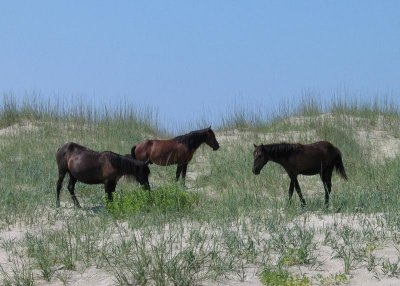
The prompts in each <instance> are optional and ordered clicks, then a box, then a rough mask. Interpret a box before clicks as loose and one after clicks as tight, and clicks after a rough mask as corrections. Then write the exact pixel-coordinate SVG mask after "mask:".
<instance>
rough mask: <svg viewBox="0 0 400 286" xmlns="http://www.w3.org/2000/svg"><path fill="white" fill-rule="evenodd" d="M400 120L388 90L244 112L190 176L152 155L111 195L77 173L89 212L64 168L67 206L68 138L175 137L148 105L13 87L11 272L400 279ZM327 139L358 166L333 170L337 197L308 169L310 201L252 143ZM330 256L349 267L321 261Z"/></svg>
mask: <svg viewBox="0 0 400 286" xmlns="http://www.w3.org/2000/svg"><path fill="white" fill-rule="evenodd" d="M399 126H400V116H399V109H398V108H397V107H396V106H394V105H393V104H392V103H387V102H384V103H375V102H374V103H372V104H369V105H367V104H364V103H358V102H352V103H348V102H343V101H341V100H338V101H337V102H333V103H332V104H330V105H329V106H327V107H323V106H322V105H321V104H320V103H318V101H316V100H314V99H310V100H304V101H303V103H302V105H301V106H299V107H296V108H286V107H283V112H282V113H280V114H279V116H275V117H272V116H271V117H270V118H267V119H265V118H264V117H263V115H262V114H261V115H254V114H251V113H249V114H247V113H246V112H245V111H238V112H237V113H234V114H232V115H231V117H229V116H227V117H226V118H224V119H223V125H222V126H221V127H220V128H219V129H217V130H215V131H216V137H217V139H218V140H219V141H220V143H221V148H220V149H219V150H218V151H217V152H212V150H211V149H210V148H209V147H208V146H204V147H201V148H200V149H199V150H198V151H197V152H196V153H195V155H194V157H193V160H192V162H191V163H190V164H189V167H188V177H187V180H186V187H184V186H182V185H181V184H180V183H175V182H174V179H173V178H174V174H175V170H176V169H175V167H174V166H171V167H159V166H156V165H154V164H153V165H151V166H150V169H151V176H150V184H151V187H152V191H151V192H148V191H145V190H143V189H141V188H140V186H139V185H138V184H137V183H136V182H132V181H130V180H128V179H124V178H122V179H121V180H120V181H119V183H118V185H117V188H116V192H115V193H114V201H113V202H112V203H107V202H106V201H105V199H104V198H105V194H104V188H103V186H100V185H97V186H96V185H84V184H81V183H77V185H76V194H77V196H78V199H79V201H80V202H81V204H82V206H83V209H81V210H79V209H75V208H74V207H73V204H72V200H71V197H70V195H69V193H68V191H67V189H66V185H67V182H68V179H66V180H65V182H64V186H63V189H62V192H61V207H60V208H58V209H57V208H56V207H55V185H56V181H57V166H56V163H55V152H56V150H57V148H58V147H60V146H61V145H62V144H64V143H66V142H69V141H74V142H77V143H80V144H82V145H85V146H88V147H90V148H91V149H94V150H112V151H114V152H117V153H120V154H127V153H129V152H130V149H131V147H132V145H133V144H135V143H137V142H139V141H141V140H143V139H145V138H154V137H158V138H165V137H169V136H171V135H169V134H167V132H165V131H164V130H160V128H159V126H158V124H157V118H156V116H155V115H154V114H153V113H152V112H151V111H143V112H141V111H136V110H135V109H134V108H133V107H131V106H128V105H126V106H121V107H119V108H115V109H113V110H108V109H106V108H104V109H103V110H101V111H98V110H95V109H94V108H92V107H87V106H83V105H79V104H77V105H75V106H68V105H63V104H60V103H58V104H50V103H48V104H46V103H42V102H40V101H39V100H32V101H23V102H17V100H16V99H15V98H14V97H13V96H12V95H4V96H3V101H2V104H1V105H0V128H1V129H0V150H1V152H0V172H1V174H2V175H1V179H0V180H1V182H0V193H1V200H0V217H1V219H0V251H1V253H4V254H5V255H6V257H5V258H0V263H1V267H0V281H1V282H0V284H2V285H36V284H45V283H47V282H55V281H61V282H62V283H63V284H66V285H68V283H69V281H73V279H74V273H82V272H84V271H85V269H87V268H89V267H96V269H99V270H101V271H103V272H104V273H108V275H110V277H111V278H112V279H113V281H115V282H116V284H117V285H131V284H133V285H148V284H155V285H193V284H199V283H202V282H207V283H213V282H215V281H219V280H221V279H234V280H240V281H247V280H248V279H249V278H251V277H249V276H251V275H252V276H253V277H259V279H260V280H261V281H262V282H263V283H265V284H266V285H313V284H316V285H337V283H339V284H345V283H347V282H348V281H351V279H352V278H351V277H352V276H351V275H352V273H354V272H353V271H355V270H357V269H361V268H362V269H367V270H368V273H369V274H370V277H371V279H385V278H390V279H400V275H399V273H400V271H399V269H400V261H399V260H398V259H396V257H388V256H387V255H386V254H385V253H386V252H384V251H382V250H385V249H386V248H388V247H390V249H392V250H393V252H394V253H397V256H398V255H399V254H400V253H399V252H398V249H400V209H399V207H398V206H399V205H400V196H399V195H398V193H399V186H400V175H399V174H400V157H399V155H400V154H399V148H400V143H399V142H400V129H399ZM317 140H328V141H331V142H332V143H333V144H334V145H336V146H337V147H339V148H340V150H341V152H342V154H343V161H344V166H345V168H346V172H347V174H348V176H349V181H348V182H345V181H343V180H341V179H340V178H338V176H337V175H336V174H334V178H333V186H332V190H333V191H332V195H331V206H330V207H329V208H328V209H325V208H324V206H323V205H324V191H323V186H322V183H321V181H320V179H319V178H318V176H314V177H299V183H300V186H301V187H302V192H303V196H304V198H305V200H306V202H307V207H306V209H301V208H300V202H299V200H298V198H297V195H296V194H294V197H293V203H292V204H291V205H290V206H289V205H288V204H287V197H288V194H287V190H288V187H289V178H288V177H287V175H286V173H285V172H284V170H282V168H281V167H280V166H278V165H277V164H274V163H271V162H269V163H268V164H267V165H266V166H265V167H264V169H263V170H262V172H261V174H260V175H259V176H254V175H253V174H252V172H251V167H252V163H253V158H252V151H253V143H256V144H259V143H269V142H279V141H298V142H304V143H306V142H312V141H317ZM396 251H397V252H396ZM331 260H332V261H334V262H336V263H337V264H338V265H339V266H338V269H337V272H339V274H337V272H335V273H332V272H329V270H330V269H329V268H328V269H325V268H324V267H328V266H326V264H327V261H331ZM300 267H301V268H302V269H312V270H313V271H317V270H315V269H325V271H321V273H323V274H324V276H319V275H314V274H313V275H310V274H307V273H306V274H304V275H303V274H302V275H297V274H294V273H298V272H296V271H297V270H298V269H299V268H300ZM326 270H328V272H327V271H326ZM314 273H315V272H314ZM374 277H375V278H374Z"/></svg>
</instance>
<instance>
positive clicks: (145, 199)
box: [107, 185, 198, 218]
mask: <svg viewBox="0 0 400 286" xmlns="http://www.w3.org/2000/svg"><path fill="white" fill-rule="evenodd" d="M197 202H198V195H197V194H196V193H189V192H188V191H186V190H184V189H182V188H181V187H179V186H178V185H164V186H161V187H159V188H157V189H155V190H152V191H150V192H149V191H147V190H143V189H136V190H135V191H121V192H119V193H118V194H116V195H115V196H114V200H113V201H112V202H109V203H108V204H107V210H108V211H109V212H110V213H111V214H112V215H113V216H114V217H116V218H125V217H127V216H129V215H132V214H134V213H138V212H145V213H147V212H157V211H158V212H162V213H165V212H180V211H188V210H190V208H191V207H192V206H193V205H195V204H196V203H197Z"/></svg>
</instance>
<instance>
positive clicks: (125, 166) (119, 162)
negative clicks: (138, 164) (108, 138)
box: [112, 155, 135, 176]
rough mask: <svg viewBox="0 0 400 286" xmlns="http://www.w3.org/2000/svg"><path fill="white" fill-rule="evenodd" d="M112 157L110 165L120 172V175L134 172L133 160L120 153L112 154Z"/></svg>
mask: <svg viewBox="0 0 400 286" xmlns="http://www.w3.org/2000/svg"><path fill="white" fill-rule="evenodd" d="M113 157H114V158H113V161H114V163H113V162H112V165H113V166H114V168H115V169H116V170H117V171H118V172H119V173H120V175H122V176H125V175H133V174H135V164H134V162H133V160H130V159H128V158H125V157H124V156H120V155H118V156H117V155H113Z"/></svg>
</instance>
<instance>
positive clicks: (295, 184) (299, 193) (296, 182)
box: [294, 178, 306, 207]
mask: <svg viewBox="0 0 400 286" xmlns="http://www.w3.org/2000/svg"><path fill="white" fill-rule="evenodd" d="M294 186H295V188H296V192H297V194H298V195H299V199H300V201H301V206H302V207H304V206H305V205H306V201H305V200H304V198H303V194H302V193H301V189H300V185H299V181H297V178H295V181H294Z"/></svg>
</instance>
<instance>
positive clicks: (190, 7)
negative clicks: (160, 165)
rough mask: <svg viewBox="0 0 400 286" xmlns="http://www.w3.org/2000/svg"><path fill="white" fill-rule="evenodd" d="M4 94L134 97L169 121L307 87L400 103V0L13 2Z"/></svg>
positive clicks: (3, 30) (0, 50)
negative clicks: (389, 98)
mask: <svg viewBox="0 0 400 286" xmlns="http://www.w3.org/2000/svg"><path fill="white" fill-rule="evenodd" d="M344 91H345V92H344ZM0 93H2V94H4V93H12V94H13V95H14V96H16V97H17V98H23V97H26V96H29V95H31V94H37V95H39V97H43V98H45V99H46V98H60V99H61V100H66V101H68V100H72V101H73V100H76V98H83V99H84V101H87V102H89V103H90V104H93V105H95V106H100V107H101V106H113V105H118V104H121V103H123V104H125V103H129V104H131V105H133V106H137V107H138V109H143V108H150V109H154V110H155V111H156V112H157V113H158V116H159V119H160V120H161V123H163V124H164V125H165V126H167V127H174V126H175V127H176V126H181V127H185V126H188V124H190V123H191V122H198V121H199V120H201V122H205V123H209V124H218V122H219V121H220V120H221V117H222V116H224V115H226V114H229V113H230V112H232V111H233V110H235V109H238V108H239V109H240V108H243V109H245V110H257V112H265V113H269V112H272V111H273V110H276V109H277V108H278V107H279V106H280V105H281V104H282V102H286V103H290V104H296V102H297V101H298V100H299V98H301V97H302V96H304V95H307V94H312V95H316V96H317V97H321V98H322V99H323V100H327V101H329V99H330V98H332V97H333V96H335V95H337V94H342V95H343V94H345V95H344V97H347V96H348V95H349V94H350V95H355V96H359V97H362V98H364V99H365V100H370V99H371V98H373V97H383V96H385V97H387V96H389V97H391V98H392V99H393V100H394V101H396V102H398V103H400V1H385V0H382V1H351V0H346V1H329V0H320V1H311V0H310V1H233V0H231V1H188V0H186V1H89V0H88V1H62V0H61V1H50V0H49V1H41V0H38V1H18V0H17V1H2V2H1V4H0ZM71 98H72V99H71Z"/></svg>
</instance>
